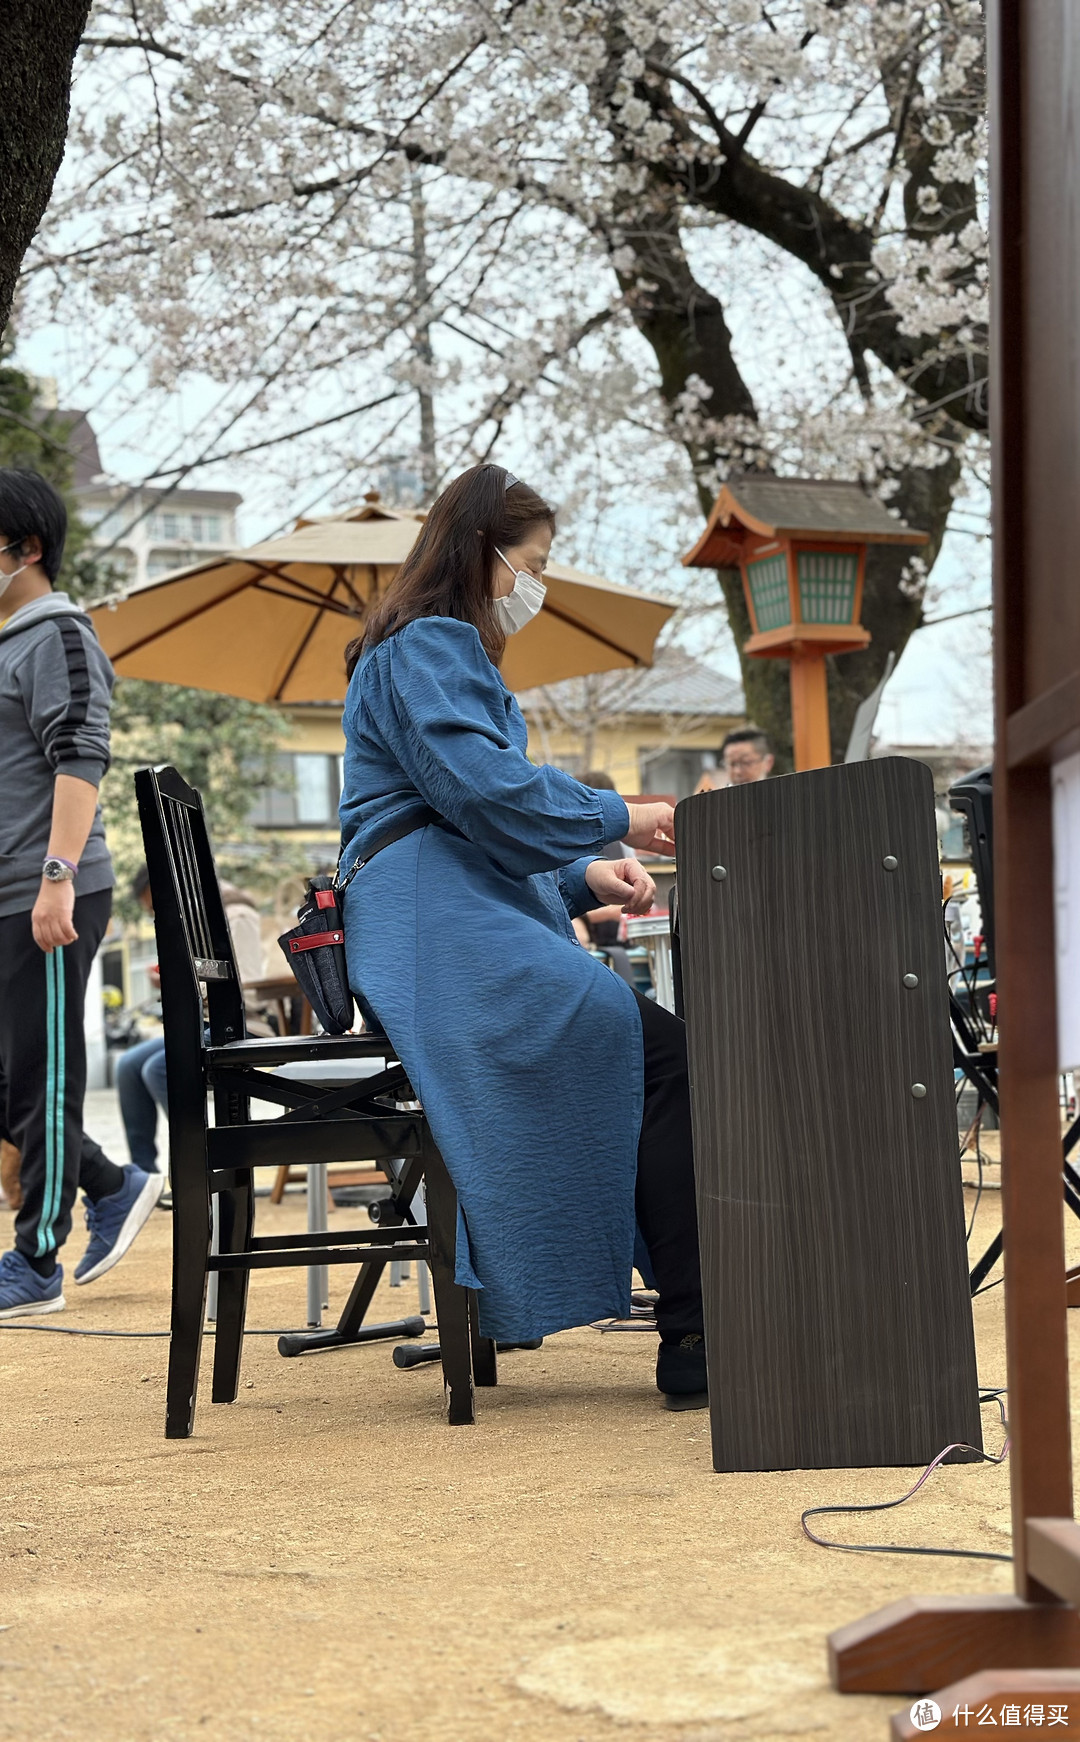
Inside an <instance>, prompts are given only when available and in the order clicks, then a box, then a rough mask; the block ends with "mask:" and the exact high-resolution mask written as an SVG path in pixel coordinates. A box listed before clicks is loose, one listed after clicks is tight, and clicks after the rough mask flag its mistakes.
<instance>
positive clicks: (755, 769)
mask: <svg viewBox="0 0 1080 1742" xmlns="http://www.w3.org/2000/svg"><path fill="white" fill-rule="evenodd" d="M775 760H776V759H775V757H774V756H773V752H772V745H771V744H770V743H769V740H768V738H767V737H766V736H765V733H764V732H763V731H762V730H761V727H760V726H753V725H750V726H740V727H739V729H738V731H736V732H729V733H728V735H727V737H726V738H725V739H724V742H723V744H722V745H721V747H720V761H721V763H722V764H723V769H724V773H725V774H726V775H727V777H728V780H729V782H730V783H731V785H732V786H749V785H750V784H751V782H752V781H755V780H764V779H765V776H766V775H767V774H771V773H772V767H773V762H774V761H775Z"/></svg>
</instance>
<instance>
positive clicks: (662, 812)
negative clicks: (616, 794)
mask: <svg viewBox="0 0 1080 1742" xmlns="http://www.w3.org/2000/svg"><path fill="white" fill-rule="evenodd" d="M626 808H627V810H628V811H629V812H630V829H629V832H628V834H627V837H626V844H627V846H628V847H636V848H637V850H638V852H639V853H663V854H664V855H665V856H666V857H667V858H668V859H673V858H674V857H675V812H674V811H673V810H672V808H671V806H670V805H669V804H628V805H627V807H626Z"/></svg>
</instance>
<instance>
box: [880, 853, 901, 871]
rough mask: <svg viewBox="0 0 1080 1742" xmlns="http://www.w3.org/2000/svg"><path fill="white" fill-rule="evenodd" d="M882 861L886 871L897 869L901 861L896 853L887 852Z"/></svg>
mask: <svg viewBox="0 0 1080 1742" xmlns="http://www.w3.org/2000/svg"><path fill="white" fill-rule="evenodd" d="M881 863H882V864H883V865H884V867H885V869H886V871H895V870H896V867H897V866H898V865H899V863H900V861H899V859H898V858H897V857H896V854H895V853H886V855H885V857H884V859H883V860H882V861H881Z"/></svg>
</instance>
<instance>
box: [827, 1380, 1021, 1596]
mask: <svg viewBox="0 0 1080 1742" xmlns="http://www.w3.org/2000/svg"><path fill="white" fill-rule="evenodd" d="M1004 1396H1005V1388H1004V1386H1000V1387H992V1388H989V1389H987V1390H985V1391H980V1395H979V1402H980V1403H996V1404H997V1406H998V1409H999V1411H1000V1413H1001V1419H1002V1423H1003V1424H1005V1405H1004V1403H1003V1401H1002V1400H1003V1398H1004ZM950 1452H977V1453H978V1456H979V1457H980V1458H982V1459H983V1460H984V1461H985V1462H986V1463H988V1464H1002V1463H1004V1461H1005V1459H1006V1458H1007V1457H1008V1455H1009V1441H1008V1440H1006V1441H1005V1444H1004V1445H1003V1446H1002V1448H1001V1451H1000V1452H998V1453H997V1455H996V1456H995V1455H994V1453H992V1452H983V1451H980V1450H979V1448H978V1447H977V1446H968V1445H965V1444H964V1443H963V1442H962V1441H957V1442H956V1443H955V1444H953V1445H951V1446H946V1447H945V1448H944V1450H943V1451H940V1452H939V1453H938V1455H937V1457H936V1458H933V1459H931V1461H930V1463H929V1464H927V1466H926V1469H925V1470H924V1471H923V1473H922V1475H921V1476H920V1477H919V1480H918V1481H917V1482H916V1483H915V1486H914V1487H913V1488H909V1489H908V1491H907V1493H906V1494H901V1495H900V1497H899V1499H897V1500H876V1501H872V1502H871V1503H870V1504H868V1505H867V1504H864V1505H861V1506H808V1507H807V1508H806V1511H805V1512H804V1513H803V1514H802V1517H801V1519H800V1521H799V1522H800V1523H801V1525H802V1529H803V1535H804V1536H806V1537H809V1539H810V1541H811V1542H813V1543H816V1544H817V1546H818V1548H839V1549H844V1550H846V1552H847V1553H848V1554H920V1555H948V1556H950V1557H954V1558H956V1559H958V1560H972V1561H1005V1562H1007V1563H1009V1564H1010V1565H1011V1563H1012V1555H1010V1554H997V1553H995V1552H993V1551H992V1550H990V1549H984V1548H929V1547H921V1546H920V1547H914V1546H913V1547H907V1546H905V1545H904V1544H902V1543H895V1542H830V1541H829V1540H828V1538H827V1537H824V1536H817V1535H816V1534H815V1533H814V1531H812V1530H811V1529H810V1527H809V1525H808V1524H807V1522H806V1521H807V1519H808V1518H819V1517H821V1516H822V1515H823V1514H825V1513H828V1512H846V1513H853V1512H890V1511H891V1510H892V1509H893V1507H895V1506H903V1504H904V1502H905V1501H906V1500H910V1499H911V1498H912V1496H913V1495H915V1494H917V1493H918V1492H919V1489H920V1488H921V1487H922V1485H923V1483H924V1482H925V1481H927V1479H928V1478H929V1477H930V1476H932V1475H933V1473H934V1471H935V1470H936V1469H937V1467H938V1465H939V1464H940V1463H941V1462H942V1461H943V1459H945V1458H947V1457H948V1455H949V1453H950Z"/></svg>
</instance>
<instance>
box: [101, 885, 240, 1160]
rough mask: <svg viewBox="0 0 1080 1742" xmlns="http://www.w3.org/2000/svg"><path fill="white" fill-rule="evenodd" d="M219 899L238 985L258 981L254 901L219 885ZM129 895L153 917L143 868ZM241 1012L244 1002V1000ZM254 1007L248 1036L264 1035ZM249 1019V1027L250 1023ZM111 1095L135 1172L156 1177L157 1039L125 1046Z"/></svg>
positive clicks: (163, 1089) (161, 1103)
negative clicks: (118, 1107)
mask: <svg viewBox="0 0 1080 1742" xmlns="http://www.w3.org/2000/svg"><path fill="white" fill-rule="evenodd" d="M220 887H221V898H222V903H223V905H224V908H225V917H226V919H227V920H228V922H229V931H230V933H231V935H232V941H233V949H234V950H235V952H236V965H237V967H238V968H239V969H240V978H241V980H259V979H261V978H262V974H263V968H264V966H265V958H264V952H263V946H262V927H261V925H260V922H259V910H258V908H257V907H256V906H255V898H254V896H251V895H249V894H248V893H247V891H246V890H245V889H238V888H237V886H236V884H235V883H222V884H221V886H220ZM131 893H132V895H133V896H134V898H135V900H136V901H137V902H138V903H139V905H140V907H143V908H145V910H146V912H147V913H150V914H152V913H153V911H154V903H153V898H152V896H151V894H150V873H149V871H148V870H147V868H146V866H145V865H140V867H139V869H138V870H137V871H136V873H135V875H134V877H133V878H132V880H131ZM150 978H151V980H152V981H153V982H154V984H155V985H156V984H157V969H156V967H154V968H151V970H150ZM244 1002H245V1007H246V1005H247V998H246V997H245V1000H244ZM256 1009H257V1007H253V1009H252V1011H251V1013H250V1014H249V1020H248V1031H249V1033H250V1032H252V1030H253V1028H254V1029H255V1031H256V1032H262V1033H264V1034H269V1032H270V1030H269V1029H268V1028H267V1027H266V1024H265V1023H263V1024H261V1025H260V1024H258V1022H257V1016H256ZM253 1018H254V1019H255V1020H254V1021H253V1020H252V1019H253ZM116 1093H117V1098H118V1100H119V1102H120V1117H121V1118H122V1119H123V1121H124V1135H125V1136H126V1138H127V1145H128V1153H129V1154H130V1156H131V1159H132V1161H133V1162H134V1163H135V1165H136V1167H140V1168H142V1169H143V1170H144V1172H146V1173H157V1172H158V1171H159V1170H158V1144H157V1128H158V1108H159V1107H160V1108H161V1111H162V1112H163V1113H164V1114H165V1117H166V1118H168V1116H169V1092H168V1083H167V1080H166V1076H165V1037H164V1035H163V1034H155V1035H151V1037H150V1039H149V1040H140V1041H137V1042H136V1044H135V1045H134V1046H129V1047H127V1048H126V1050H125V1051H124V1052H122V1053H121V1054H120V1057H119V1058H118V1059H117V1061H116Z"/></svg>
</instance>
